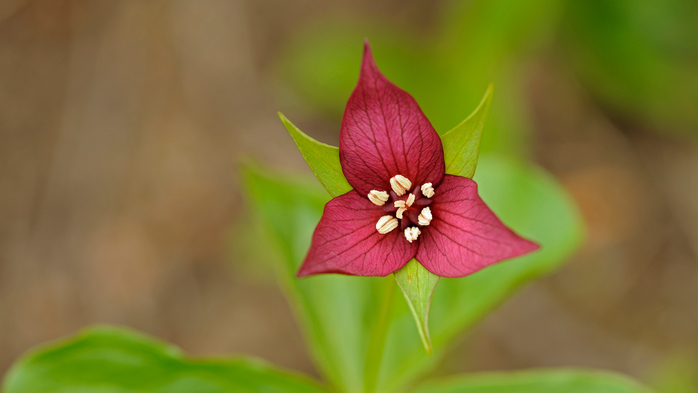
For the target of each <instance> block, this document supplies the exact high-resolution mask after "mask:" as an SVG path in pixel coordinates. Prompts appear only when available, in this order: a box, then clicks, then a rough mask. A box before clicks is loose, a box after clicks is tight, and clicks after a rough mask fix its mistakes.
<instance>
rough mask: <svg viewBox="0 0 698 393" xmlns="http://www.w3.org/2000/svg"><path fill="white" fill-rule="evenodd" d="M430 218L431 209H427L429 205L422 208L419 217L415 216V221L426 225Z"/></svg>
mask: <svg viewBox="0 0 698 393" xmlns="http://www.w3.org/2000/svg"><path fill="white" fill-rule="evenodd" d="M431 219H432V216H431V209H429V206H427V207H425V208H424V209H422V212H421V213H419V217H417V222H418V224H419V225H421V226H427V225H429V223H430V222H431Z"/></svg>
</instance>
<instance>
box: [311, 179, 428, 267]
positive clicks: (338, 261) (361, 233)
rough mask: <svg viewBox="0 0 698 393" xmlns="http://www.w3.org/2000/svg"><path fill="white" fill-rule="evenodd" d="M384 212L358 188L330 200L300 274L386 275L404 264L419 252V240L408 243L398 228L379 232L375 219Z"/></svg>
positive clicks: (316, 229)
mask: <svg viewBox="0 0 698 393" xmlns="http://www.w3.org/2000/svg"><path fill="white" fill-rule="evenodd" d="M384 215H385V212H383V209H382V208H381V207H380V206H376V205H374V204H373V203H371V202H369V200H368V199H366V198H364V197H362V196H361V195H359V194H358V193H357V192H356V191H350V192H348V193H346V194H344V195H341V196H338V197H336V198H334V199H332V200H331V201H329V202H328V203H327V205H325V210H324V212H323V214H322V218H321V219H320V223H319V224H318V225H317V227H316V228H315V232H314V233H313V240H312V243H311V245H310V251H309V252H308V255H307V256H306V258H305V261H303V266H301V269H300V271H299V272H298V276H299V277H303V276H308V275H311V274H321V273H341V274H351V275H357V276H387V275H388V274H390V273H393V272H394V271H396V270H398V269H400V268H401V267H403V266H404V265H405V264H406V263H407V262H408V261H409V260H410V259H412V257H414V254H415V253H416V252H417V243H408V242H407V241H406V240H405V237H404V235H403V234H402V231H400V230H399V228H397V229H395V230H393V231H391V232H389V233H387V234H380V233H378V232H377V231H376V223H377V222H378V219H380V218H381V217H382V216H384Z"/></svg>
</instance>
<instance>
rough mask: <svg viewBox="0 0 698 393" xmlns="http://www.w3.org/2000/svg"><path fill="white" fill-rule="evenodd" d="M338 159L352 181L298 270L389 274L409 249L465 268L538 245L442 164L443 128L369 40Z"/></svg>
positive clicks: (428, 262)
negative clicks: (394, 78) (379, 62)
mask: <svg viewBox="0 0 698 393" xmlns="http://www.w3.org/2000/svg"><path fill="white" fill-rule="evenodd" d="M339 159H340V163H341V166H342V171H343V173H344V176H345V177H346V179H347V181H348V182H349V184H351V186H352V187H353V188H354V189H353V190H352V191H350V192H348V193H346V194H344V195H340V196H338V197H336V198H334V199H332V200H331V201H329V202H328V203H327V205H326V206H325V210H324V212H323V215H322V218H321V219H320V223H319V224H318V226H317V227H316V228H315V232H314V234H313V239H312V243H311V246H310V250H309V251H308V254H307V256H306V258H305V260H304V262H303V265H302V266H301V268H300V271H299V272H298V276H299V277H303V276H308V275H313V274H322V273H341V274H349V275H357V276H386V275H388V274H390V273H393V272H395V271H397V270H399V269H400V268H402V267H403V266H404V265H405V264H406V263H407V262H408V261H410V260H411V259H412V258H416V259H417V261H419V263H421V264H422V265H423V266H424V267H425V268H426V269H427V270H429V271H430V272H432V273H434V274H436V275H438V276H442V277H463V276H466V275H469V274H472V273H474V272H476V271H478V270H480V269H482V268H484V267H487V266H489V265H491V264H494V263H496V262H499V261H502V260H505V259H509V258H513V257H516V256H519V255H522V254H526V253H528V252H531V251H534V250H536V249H538V245H537V244H535V243H533V242H531V241H528V240H526V239H524V238H522V237H520V236H518V235H517V234H516V233H514V232H513V231H512V230H511V229H509V228H507V227H506V226H505V225H504V224H503V223H502V222H501V221H500V220H499V219H498V218H497V217H496V216H495V214H494V213H493V212H492V211H491V210H490V209H489V208H488V207H487V205H485V203H484V202H483V201H482V199H480V197H479V196H478V193H477V184H476V183H475V182H474V181H473V180H471V179H468V178H465V177H461V176H453V175H447V174H445V163H444V152H443V147H442V145H441V139H440V138H439V135H438V134H437V133H436V131H435V130H434V128H433V127H432V126H431V123H430V122H429V120H428V119H427V118H426V116H425V115H424V113H422V111H421V109H420V108H419V106H418V105H417V102H416V101H415V100H414V98H412V96H410V95H409V94H408V93H407V92H405V91H404V90H402V89H400V88H399V87H397V86H395V85H394V84H393V83H392V82H390V81H389V80H388V79H387V78H386V77H385V76H384V75H383V74H382V73H381V72H380V71H379V70H378V67H377V66H376V63H375V61H374V59H373V55H372V54H371V49H370V47H369V45H368V42H366V43H365V45H364V55H363V61H362V65H361V73H360V76H359V82H358V84H357V86H356V88H355V89H354V92H353V93H352V95H351V97H350V98H349V102H348V103H347V106H346V109H345V112H344V117H343V119H342V127H341V131H340V134H339Z"/></svg>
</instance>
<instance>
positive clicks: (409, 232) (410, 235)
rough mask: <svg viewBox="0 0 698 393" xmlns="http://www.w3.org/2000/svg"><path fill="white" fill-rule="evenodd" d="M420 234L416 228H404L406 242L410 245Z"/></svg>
mask: <svg viewBox="0 0 698 393" xmlns="http://www.w3.org/2000/svg"><path fill="white" fill-rule="evenodd" d="M421 233H422V231H420V230H419V228H417V227H408V228H405V239H407V241H408V242H410V243H412V242H413V241H415V240H417V238H418V237H419V235H420V234H421Z"/></svg>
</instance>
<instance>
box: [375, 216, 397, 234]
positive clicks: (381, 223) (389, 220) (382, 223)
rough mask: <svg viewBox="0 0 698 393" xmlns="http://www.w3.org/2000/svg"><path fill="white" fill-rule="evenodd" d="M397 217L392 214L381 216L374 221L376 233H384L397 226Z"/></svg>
mask: <svg viewBox="0 0 698 393" xmlns="http://www.w3.org/2000/svg"><path fill="white" fill-rule="evenodd" d="M397 224H398V223H397V219H396V218H395V217H393V216H383V217H381V218H380V219H379V220H378V222H377V223H376V230H377V231H378V233H380V234H382V235H385V234H386V233H388V232H390V231H392V230H393V229H395V228H397Z"/></svg>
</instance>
